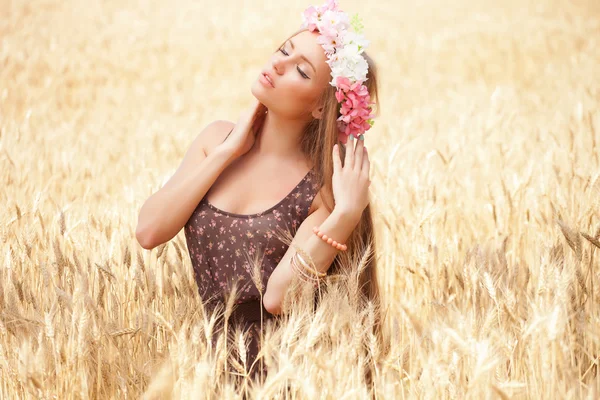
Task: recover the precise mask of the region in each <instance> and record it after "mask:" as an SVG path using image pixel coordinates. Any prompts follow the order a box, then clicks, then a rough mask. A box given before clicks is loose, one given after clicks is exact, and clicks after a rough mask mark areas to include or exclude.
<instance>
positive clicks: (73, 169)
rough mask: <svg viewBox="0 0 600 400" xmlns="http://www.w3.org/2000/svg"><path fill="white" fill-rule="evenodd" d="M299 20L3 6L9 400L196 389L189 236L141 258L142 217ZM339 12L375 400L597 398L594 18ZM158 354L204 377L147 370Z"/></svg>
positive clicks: (190, 9) (594, 12) (511, 0)
mask: <svg viewBox="0 0 600 400" xmlns="http://www.w3.org/2000/svg"><path fill="white" fill-rule="evenodd" d="M319 4H320V3H319ZM309 5H311V4H310V3H307V2H299V1H273V0H256V1H240V0H222V1H218V2H206V1H191V0H174V1H172V2H166V1H153V0H139V1H132V0H119V1H114V0H105V1H95V0H88V1H80V0H63V1H56V0H32V1H21V0H0V185H1V187H2V189H1V190H0V202H1V204H2V205H3V206H2V207H0V222H1V223H0V234H1V236H0V237H1V239H2V240H1V241H0V285H1V286H0V381H2V382H3V383H2V384H1V385H0V397H3V398H17V397H19V398H21V397H22V398H29V397H33V398H38V397H46V398H51V397H52V396H58V397H60V398H63V397H64V396H71V395H72V396H74V397H81V398H88V397H93V398H98V397H101V398H113V397H118V398H122V397H123V396H125V397H139V396H140V395H141V394H142V393H147V395H148V396H150V395H149V394H148V393H149V392H152V391H153V390H155V391H156V392H155V395H156V396H158V397H163V398H164V397H168V395H167V394H165V393H171V395H172V396H174V397H178V395H179V396H182V397H185V393H186V390H188V389H189V390H192V389H193V388H194V387H203V386H202V385H203V384H204V383H202V382H205V381H202V380H201V379H200V378H198V376H204V375H202V373H200V372H198V370H199V369H198V368H199V367H198V365H204V364H195V361H193V360H188V359H186V360H185V361H182V359H180V358H178V357H179V355H174V354H175V353H176V351H175V350H174V349H179V351H180V352H181V349H182V347H181V346H182V344H181V343H182V342H181V340H182V339H180V340H179V341H177V340H175V339H176V338H177V335H178V334H179V333H181V332H184V330H185V329H187V328H189V329H192V328H190V327H189V326H187V325H186V322H185V321H186V318H188V317H189V315H188V312H189V310H190V309H193V308H194V307H195V304H197V303H195V302H197V301H198V299H197V298H194V297H193V296H195V294H194V290H193V285H194V282H193V278H192V276H191V265H190V263H189V259H188V256H187V252H186V248H185V243H184V241H183V233H180V234H179V235H178V237H177V238H176V239H174V240H173V241H172V242H170V243H168V244H167V245H165V246H162V247H161V248H160V249H156V250H152V251H145V250H143V249H142V248H141V247H140V246H139V244H138V243H137V242H136V241H135V236H134V232H135V226H136V223H137V215H138V212H139V208H140V207H141V205H142V204H143V202H144V201H145V199H146V198H147V197H148V196H149V195H150V194H152V193H153V192H154V191H156V190H157V189H158V188H159V187H160V186H161V185H162V184H163V183H164V182H165V180H166V179H168V178H169V177H170V176H171V175H172V173H173V172H174V171H175V169H176V168H177V167H178V165H179V163H180V161H181V159H182V157H183V155H184V153H185V151H186V150H187V149H188V147H189V145H190V144H191V142H192V140H193V139H194V138H195V137H196V135H197V134H198V133H199V132H200V130H201V129H202V128H203V127H204V126H206V125H207V124H208V123H210V122H212V121H214V120H217V119H226V120H230V121H234V122H235V121H236V120H237V118H238V116H239V113H240V112H241V111H242V110H243V109H244V108H245V107H246V106H247V105H249V104H250V101H251V100H252V95H251V93H250V86H251V84H252V82H253V81H254V80H255V79H256V77H257V76H258V73H259V71H260V69H261V68H262V67H263V66H264V65H265V63H266V62H267V61H268V59H269V57H270V55H271V53H272V52H274V51H275V49H276V48H277V46H278V45H279V44H280V43H281V41H282V40H283V39H284V38H285V37H286V36H287V35H289V34H291V33H292V32H293V31H295V29H297V28H298V27H299V26H300V23H301V17H300V16H301V13H302V12H303V10H304V9H305V8H306V7H308V6H309ZM340 6H341V8H342V9H343V10H345V11H346V12H348V13H349V14H354V13H359V15H360V16H361V18H362V19H363V23H364V26H365V35H366V37H367V38H368V39H369V40H370V41H371V45H370V47H369V48H368V50H367V51H368V53H369V54H370V56H371V57H372V58H373V59H374V60H375V62H376V63H377V66H378V71H379V89H380V117H379V118H378V119H377V121H376V123H375V126H374V127H373V129H372V130H370V131H369V132H368V133H367V134H366V135H365V137H366V144H367V146H368V147H369V152H370V158H371V160H372V179H373V185H372V202H373V204H374V208H375V209H376V211H377V220H376V221H375V223H376V226H377V234H378V235H379V236H378V237H379V239H380V240H379V242H378V246H379V249H378V254H379V256H378V257H379V260H380V264H379V265H380V270H381V286H382V290H383V294H384V297H385V301H386V304H388V306H389V307H390V311H391V315H392V316H393V318H391V319H390V320H389V321H388V322H387V327H388V329H389V333H390V335H392V337H393V343H394V346H393V349H394V352H392V354H391V355H389V356H387V357H386V358H385V359H383V358H382V359H381V360H380V361H381V365H380V368H381V370H379V371H378V374H377V388H378V389H377V390H378V393H379V395H381V396H383V398H393V397H396V396H401V395H402V396H406V397H423V396H429V397H431V398H456V397H458V398H482V397H484V396H491V397H493V396H500V397H502V398H509V397H511V396H516V397H517V398H554V397H558V398H578V397H586V396H589V397H588V398H595V397H596V396H597V395H598V394H597V393H598V389H600V378H599V377H598V362H599V361H598V360H599V359H600V358H599V357H600V336H598V332H600V311H599V309H600V307H598V295H599V294H600V290H599V286H600V285H598V278H599V277H600V276H599V275H600V273H599V264H598V258H599V256H598V254H595V255H594V251H596V252H597V248H598V247H600V244H599V242H598V238H599V237H600V200H599V198H600V181H599V180H598V175H599V173H600V169H599V167H600V160H599V157H600V110H599V105H600V83H599V80H598V77H599V76H600V51H599V49H600V2H598V1H596V0H585V1H584V0H572V1H567V0H543V1H537V0H536V1H531V0H520V1H516V0H505V1H491V0H477V1H466V0H453V1H440V0H424V1H419V2H412V1H404V0H394V1H391V0H378V1H376V2H364V1H362V2H359V1H354V0H343V1H341V2H340ZM182 293H183V294H182ZM161 318H162V319H161ZM186 326H187V328H185V327H186ZM184 328H185V329H184ZM184 336H185V335H184ZM424 338H426V339H424ZM190 343H191V342H190ZM193 343H194V344H189V345H190V346H196V342H193ZM177 346H179V347H177ZM323 351H325V350H323ZM327 351H329V352H338V351H339V352H343V351H344V349H343V348H341V349H331V348H330V349H328V350H327ZM177 354H180V353H177ZM190 354H191V353H190ZM335 354H338V353H335ZM339 354H341V353H339ZM169 357H170V358H171V360H174V365H179V366H180V368H183V367H181V366H182V365H186V366H187V365H192V366H194V368H196V370H195V371H196V375H195V378H193V379H192V378H189V379H187V378H185V374H183V373H180V374H179V375H178V373H177V372H176V370H177V367H173V369H172V370H169V371H170V372H169V371H167V372H164V370H163V375H159V376H158V378H156V377H155V376H156V375H155V373H156V371H157V369H158V366H159V365H160V363H161V362H162V361H164V360H165V359H169ZM336 357H337V356H336ZM336 357H333V356H331V357H330V358H332V359H338V360H339V358H336ZM290 362H291V363H293V362H294V361H293V360H292V361H290ZM295 365H296V366H299V365H300V364H295ZM302 365H304V364H302ZM307 368H308V367H307ZM331 368H332V371H338V369H339V373H337V372H335V373H334V372H332V371H330V373H331V374H334V375H332V376H330V375H327V376H328V377H329V378H327V379H330V378H331V379H336V380H335V382H337V385H336V384H334V383H333V381H331V380H326V381H325V382H329V384H331V385H332V386H331V388H330V389H331V393H336V390H337V389H336V387H337V388H341V387H344V388H345V389H344V390H346V391H345V392H340V393H348V392H347V390H350V389H349V388H353V387H354V386H353V383H352V382H354V381H346V380H347V379H350V377H351V376H353V375H352V373H351V371H349V370H345V369H344V366H343V365H342V366H340V365H336V366H332V367H331ZM174 371H175V372H174ZM202 371H204V370H202ZM297 371H298V372H297V373H298V374H301V373H300V371H305V372H304V373H303V376H309V375H308V374H309V372H308V371H309V370H308V369H306V370H302V369H300V367H298V369H297ZM180 372H181V371H180ZM153 377H154V378H153ZM186 379H187V380H186ZM207 379H208V378H207ZM323 379H326V378H323ZM156 382H158V383H156ZM160 382H166V383H164V384H163V383H160ZM190 382H191V383H190ZM206 382H209V381H208V380H207V381H206ZM341 382H344V384H343V385H342V383H341ZM188 383H189V385H188ZM207 384H208V383H207ZM322 384H326V383H322ZM354 384H355V383H354ZM153 385H154V386H153ZM161 385H162V386H161ZM186 385H188V386H186ZM194 385H196V386H194ZM198 385H200V386H198ZM273 385H275V384H273ZM310 385H317V384H316V383H314V382H313V383H310V382H305V384H304V387H305V388H306V387H311V386H310ZM223 387H225V388H226V387H227V386H223ZM272 387H273V386H271V388H272ZM315 387H319V386H318V385H317V386H315ZM149 388H150V389H149ZM161 390H163V392H161ZM170 390H173V392H169V391H170ZM215 390H217V389H215ZM218 390H221V389H218ZM223 390H225V389H223ZM264 390H267V389H264ZM340 390H341V389H340ZM153 393H154V392H153ZM156 393H159V394H158V395H157V394H156ZM160 393H162V395H164V396H162V395H160ZM187 393H189V392H187ZM219 393H225V392H219ZM257 393H258V392H257ZM261 393H262V394H263V395H264V394H265V393H266V392H261ZM307 393H309V392H307ZM356 393H358V394H360V393H362V392H361V391H360V390H358V389H357V392H356ZM358 394H357V396H359V395H358ZM305 395H306V396H307V397H310V396H308V395H307V394H306V393H305ZM491 397H489V398H491Z"/></svg>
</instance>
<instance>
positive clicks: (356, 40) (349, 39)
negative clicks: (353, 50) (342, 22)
mask: <svg viewBox="0 0 600 400" xmlns="http://www.w3.org/2000/svg"><path fill="white" fill-rule="evenodd" d="M342 41H343V45H344V46H347V45H349V44H355V45H356V46H358V47H360V50H357V51H358V52H359V53H362V52H363V51H364V50H365V49H366V48H367V47H369V44H371V42H370V41H369V40H367V39H365V36H364V35H362V34H358V33H356V32H353V31H344V32H343V35H342Z"/></svg>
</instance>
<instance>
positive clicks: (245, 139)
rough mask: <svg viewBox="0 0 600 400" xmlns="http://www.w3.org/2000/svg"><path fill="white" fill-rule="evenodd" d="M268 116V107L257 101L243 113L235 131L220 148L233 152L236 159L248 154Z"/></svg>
mask: <svg viewBox="0 0 600 400" xmlns="http://www.w3.org/2000/svg"><path fill="white" fill-rule="evenodd" d="M266 116H267V107H265V105H264V104H262V103H261V102H260V101H258V100H256V99H255V100H254V101H253V102H252V106H251V107H250V108H248V109H246V110H244V111H243V112H242V113H241V115H240V117H239V119H238V121H237V123H236V124H235V127H234V128H233V131H231V133H230V134H229V135H228V136H227V138H226V139H225V141H224V142H223V143H221V144H220V145H219V146H220V147H222V148H226V149H228V150H229V151H231V152H232V155H233V157H234V158H238V157H240V156H241V155H242V154H245V153H247V152H248V151H249V150H250V149H251V148H252V146H253V145H254V141H255V139H256V135H257V133H258V131H259V130H260V128H261V127H262V124H263V122H264V121H265V118H266Z"/></svg>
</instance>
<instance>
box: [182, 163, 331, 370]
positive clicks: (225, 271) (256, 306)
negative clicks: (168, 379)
mask: <svg viewBox="0 0 600 400" xmlns="http://www.w3.org/2000/svg"><path fill="white" fill-rule="evenodd" d="M319 188H320V186H319V184H318V183H317V182H316V179H315V171H314V168H313V169H311V170H310V171H308V173H307V174H306V175H305V176H304V177H303V178H302V180H301V181H300V182H299V183H298V184H297V185H296V187H295V188H294V189H293V190H292V191H291V192H290V193H288V195H287V196H285V197H284V198H283V199H282V200H281V201H280V202H279V203H277V204H276V205H274V206H273V207H271V208H269V209H268V210H265V211H262V212H260V213H256V214H235V213H230V212H227V211H224V210H220V209H218V208H217V207H215V206H214V205H212V204H211V203H210V202H208V200H207V199H206V198H203V199H202V200H201V201H200V203H199V204H198V206H197V207H196V209H195V210H194V212H193V213H192V215H191V216H190V219H189V220H188V221H187V223H186V225H185V228H184V231H185V238H186V242H187V247H188V252H189V255H190V259H191V262H192V266H193V269H194V276H195V278H196V282H197V283H198V290H199V294H200V297H201V298H202V301H203V302H204V304H205V307H207V309H208V310H209V312H211V310H213V309H214V307H215V305H216V304H217V303H221V304H224V300H225V293H228V292H229V288H230V285H231V284H232V282H233V281H234V280H237V281H238V286H237V287H238V292H237V293H238V295H237V301H236V303H237V304H236V308H235V310H234V312H233V315H232V317H230V321H232V322H233V323H236V324H242V326H243V328H244V329H249V330H250V343H249V345H248V347H247V362H246V365H247V367H248V368H249V367H250V366H251V365H252V363H253V362H254V360H255V359H256V356H257V354H258V350H259V347H260V314H261V308H262V312H263V324H265V323H266V321H267V320H270V319H273V318H274V315H272V314H270V313H269V312H268V311H267V310H266V309H265V308H264V306H263V304H262V302H261V300H260V293H259V291H258V289H257V288H256V286H255V284H254V282H253V281H252V277H251V271H250V269H251V264H250V262H249V260H248V256H247V255H249V256H250V257H251V258H253V257H258V259H259V260H260V259H261V258H262V264H261V274H262V282H263V288H266V286H267V281H268V279H269V276H270V275H271V273H272V272H273V270H274V269H275V267H276V266H277V264H278V263H279V261H281V259H282V258H283V255H284V254H285V252H286V250H287V249H288V245H286V244H285V243H283V242H281V241H280V239H278V238H277V237H276V236H274V235H273V232H274V231H275V230H276V229H275V228H277V227H280V228H282V229H284V230H287V231H289V232H290V233H291V234H292V236H293V235H295V233H296V231H297V229H298V227H299V226H300V224H301V223H302V221H304V219H306V217H307V216H308V211H309V209H310V206H311V204H312V201H313V199H314V197H315V196H316V194H317V193H318V191H319ZM244 253H246V254H247V255H246V254H244ZM220 326H221V327H222V321H221V325H220ZM229 331H230V332H232V330H231V329H229ZM218 332H219V331H217V332H215V335H214V338H213V344H216V338H217V333H218ZM258 364H259V362H257V363H256V364H255V365H254V367H253V368H252V369H251V370H250V372H251V374H252V376H256V375H255V374H256V373H258V372H259V366H258ZM263 375H266V371H265V370H264V369H263Z"/></svg>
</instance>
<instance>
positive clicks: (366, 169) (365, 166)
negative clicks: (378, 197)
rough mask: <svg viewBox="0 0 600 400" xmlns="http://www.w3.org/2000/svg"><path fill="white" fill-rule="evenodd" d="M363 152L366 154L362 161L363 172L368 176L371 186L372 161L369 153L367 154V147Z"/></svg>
mask: <svg viewBox="0 0 600 400" xmlns="http://www.w3.org/2000/svg"><path fill="white" fill-rule="evenodd" d="M363 152H364V153H365V154H364V155H363V159H362V168H361V172H362V173H363V174H365V175H366V177H367V178H368V179H369V184H370V183H371V181H370V173H371V161H369V153H368V152H367V148H366V147H365V148H364V150H363Z"/></svg>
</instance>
